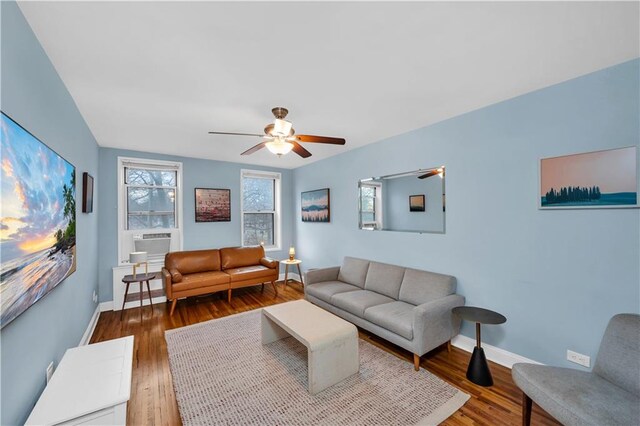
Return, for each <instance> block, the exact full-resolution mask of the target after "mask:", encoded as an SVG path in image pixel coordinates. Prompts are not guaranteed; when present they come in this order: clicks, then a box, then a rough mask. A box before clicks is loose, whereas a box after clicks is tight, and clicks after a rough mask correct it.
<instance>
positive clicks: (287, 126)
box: [272, 118, 292, 136]
mask: <svg viewBox="0 0 640 426" xmlns="http://www.w3.org/2000/svg"><path fill="white" fill-rule="evenodd" d="M291 126H292V124H291V122H290V121H287V120H281V119H279V118H276V119H275V121H274V122H273V130H272V132H273V134H274V135H275V136H289V133H290V132H291Z"/></svg>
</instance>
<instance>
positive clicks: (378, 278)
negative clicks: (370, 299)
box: [364, 262, 406, 300]
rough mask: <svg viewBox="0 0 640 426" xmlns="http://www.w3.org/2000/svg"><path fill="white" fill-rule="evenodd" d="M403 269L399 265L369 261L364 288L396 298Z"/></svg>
mask: <svg viewBox="0 0 640 426" xmlns="http://www.w3.org/2000/svg"><path fill="white" fill-rule="evenodd" d="M405 269H406V268H403V267H401V266H395V265H387V264H386V263H379V262H371V263H369V270H368V271H367V278H366V280H365V282H364V289H365V290H371V291H375V292H376V293H380V294H383V295H385V296H389V297H391V298H392V299H396V300H397V299H398V294H399V293H400V284H402V277H404V271H405Z"/></svg>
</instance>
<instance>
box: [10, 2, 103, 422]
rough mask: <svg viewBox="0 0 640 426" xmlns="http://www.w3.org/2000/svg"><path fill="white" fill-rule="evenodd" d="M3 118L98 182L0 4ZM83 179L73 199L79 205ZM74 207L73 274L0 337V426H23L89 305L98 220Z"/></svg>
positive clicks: (42, 62)
mask: <svg viewBox="0 0 640 426" xmlns="http://www.w3.org/2000/svg"><path fill="white" fill-rule="evenodd" d="M0 7H1V8H2V9H1V13H2V30H1V31H2V33H1V34H2V41H1V46H2V48H1V51H2V81H1V85H2V96H1V103H2V105H1V106H2V110H3V111H4V112H6V113H7V114H8V115H10V116H11V117H12V118H13V119H15V120H16V121H17V122H18V123H20V124H21V125H22V126H24V127H25V128H26V129H27V130H29V131H30V132H31V133H33V134H34V135H35V136H36V137H38V138H39V139H40V140H42V141H43V142H44V143H46V144H47V145H48V146H49V147H51V148H52V149H54V150H55V151H56V152H58V153H59V154H60V155H62V156H63V157H64V158H66V159H67V160H68V161H69V162H71V163H72V164H73V165H74V166H75V167H76V174H77V176H82V172H89V173H90V174H91V175H93V176H94V178H96V179H95V189H96V191H98V190H99V189H100V179H99V178H98V146H97V144H96V141H95V139H94V138H93V136H92V134H91V132H90V131H89V129H88V127H87V125H86V124H85V122H84V120H83V118H82V116H81V115H80V113H79V112H78V109H77V108H76V105H75V103H74V101H73V99H72V98H71V96H70V95H69V93H68V92H67V89H66V88H65V86H64V84H63V82H62V81H61V80H60V78H59V77H58V74H57V73H56V71H55V69H54V68H53V66H52V65H51V63H50V62H49V59H48V58H47V56H46V54H45V53H44V51H43V50H42V47H41V46H40V44H39V43H38V40H37V39H36V37H35V36H34V34H33V33H32V31H31V28H30V27H29V25H28V24H27V22H26V21H25V19H24V17H23V16H22V13H21V12H20V10H19V8H18V6H17V5H16V3H14V2H4V1H3V2H2V3H1V6H0ZM81 185H82V179H78V186H77V189H76V194H77V196H78V200H80V198H81V196H80V194H81V193H82V191H81V189H82V186H81ZM80 205H81V203H80V201H78V202H77V206H78V211H77V212H76V218H77V219H76V221H77V223H76V226H77V253H78V262H77V270H76V272H75V273H73V274H72V275H71V276H70V277H69V278H67V279H66V280H65V281H64V282H62V283H60V284H59V285H58V286H57V287H56V288H55V289H54V290H53V291H51V292H50V293H49V294H48V295H46V296H45V297H44V298H43V299H42V300H40V301H39V302H37V303H36V304H34V305H33V306H31V308H29V309H28V310H27V311H25V312H24V313H23V314H22V315H20V316H19V317H18V318H16V319H15V320H14V321H12V322H11V323H10V324H8V325H7V326H6V327H5V328H3V329H2V331H1V332H0V339H1V347H2V348H1V354H2V356H1V358H2V360H1V364H2V365H1V367H0V370H1V376H2V377H1V386H2V392H1V393H2V402H1V403H0V405H1V406H2V410H1V411H2V414H1V416H0V421H1V422H2V424H3V425H10V424H11V425H14V424H23V423H24V421H25V420H26V419H27V416H28V414H29V413H30V411H31V409H32V408H33V405H34V404H35V402H36V401H37V399H38V397H39V396H40V393H41V392H42V390H43V389H44V386H45V369H46V367H47V365H48V364H49V362H50V361H55V365H56V367H57V365H58V362H59V361H60V358H61V357H62V355H63V354H64V352H65V350H66V349H67V348H69V347H72V346H77V345H78V343H79V342H80V339H81V338H82V335H83V333H84V331H85V329H86V327H87V325H88V323H89V321H90V319H91V316H92V314H93V312H94V311H95V309H96V305H95V304H94V303H93V302H92V300H91V298H92V294H93V291H94V290H97V279H96V270H97V267H98V257H97V256H98V255H97V241H98V240H97V226H98V212H97V211H95V212H94V213H92V214H84V213H81V210H80Z"/></svg>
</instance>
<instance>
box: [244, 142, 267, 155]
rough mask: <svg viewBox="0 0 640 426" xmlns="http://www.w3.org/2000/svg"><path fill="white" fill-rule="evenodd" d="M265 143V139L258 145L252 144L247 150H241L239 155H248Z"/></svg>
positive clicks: (262, 146)
mask: <svg viewBox="0 0 640 426" xmlns="http://www.w3.org/2000/svg"><path fill="white" fill-rule="evenodd" d="M266 143H267V141H264V142H260V143H259V144H258V145H256V146H252V147H251V148H249V149H248V150H246V151H245V152H243V153H242V154H240V155H250V154H253V153H254V152H256V151H259V150H261V149H262V148H264V145H265V144H266Z"/></svg>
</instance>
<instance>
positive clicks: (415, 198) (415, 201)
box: [409, 195, 425, 212]
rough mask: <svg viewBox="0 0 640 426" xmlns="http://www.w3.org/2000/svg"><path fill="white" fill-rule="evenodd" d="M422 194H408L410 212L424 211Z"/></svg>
mask: <svg viewBox="0 0 640 426" xmlns="http://www.w3.org/2000/svg"><path fill="white" fill-rule="evenodd" d="M424 206H425V202H424V195H409V211H410V212H423V211H424Z"/></svg>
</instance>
